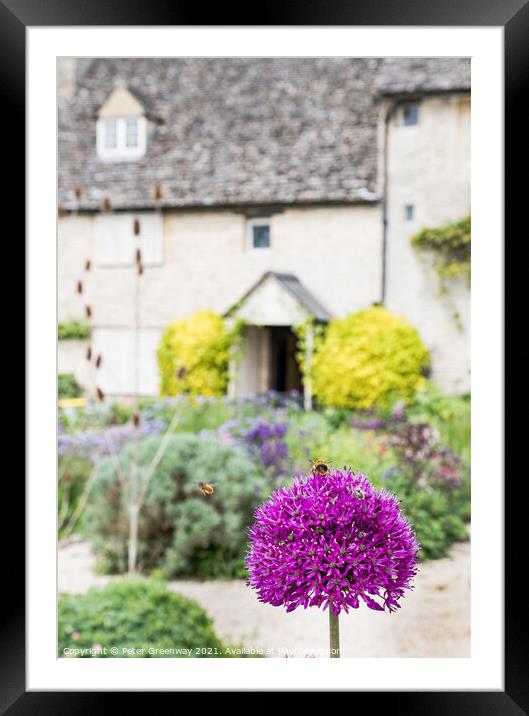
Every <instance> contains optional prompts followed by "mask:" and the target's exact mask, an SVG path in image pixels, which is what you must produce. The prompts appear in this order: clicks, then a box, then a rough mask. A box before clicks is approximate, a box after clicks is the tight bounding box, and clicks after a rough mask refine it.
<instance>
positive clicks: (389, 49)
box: [0, 2, 529, 714]
mask: <svg viewBox="0 0 529 716" xmlns="http://www.w3.org/2000/svg"><path fill="white" fill-rule="evenodd" d="M394 7H395V6H394V5H392V7H391V10H390V9H389V8H382V7H380V8H378V7H377V8H373V7H369V8H368V7H367V6H366V7H362V8H358V9H356V8H355V9H354V10H353V9H352V8H350V9H347V10H344V11H343V12H339V11H336V12H335V13H333V12H332V11H331V10H329V8H326V10H325V14H323V9H321V10H320V9H318V8H317V7H316V6H314V7H312V8H311V9H310V10H308V11H307V14H306V16H305V17H302V16H300V17H299V18H298V17H296V18H293V17H292V18H291V17H290V16H289V11H288V10H285V11H284V14H283V16H282V17H278V18H277V21H274V24H273V25H272V24H266V25H248V26H246V25H229V26H228V25H225V24H214V25H208V26H200V25H194V24H193V20H192V15H193V13H191V14H190V15H189V17H188V16H187V15H185V17H184V15H183V14H182V16H181V17H180V16H179V13H178V12H177V11H176V10H175V11H173V12H174V14H168V15H166V12H165V11H164V9H163V8H162V6H161V5H160V6H158V5H157V4H154V5H152V6H151V7H149V8H145V7H140V6H139V5H137V4H135V3H133V4H129V5H127V6H125V5H124V4H121V3H112V4H111V6H109V7H107V6H106V5H105V7H104V8H101V7H99V6H98V4H97V3H96V4H94V5H93V6H92V5H91V6H90V7H89V8H81V6H78V5H77V4H75V3H74V4H72V3H69V4H68V6H66V5H65V4H64V5H63V4H62V3H53V4H51V5H49V6H47V7H46V8H45V9H44V8H41V7H40V6H39V5H38V4H37V3H33V2H25V3H17V4H16V5H15V3H9V2H7V3H6V2H4V3H3V5H2V6H0V9H1V12H2V18H3V22H2V34H3V35H5V43H4V44H5V47H6V48H7V51H8V53H9V57H10V62H9V63H8V64H5V65H4V67H3V68H2V73H3V74H4V75H5V78H4V82H3V85H4V86H5V87H6V88H7V93H8V99H9V100H10V101H9V105H10V106H11V107H12V108H13V115H12V116H13V118H14V119H16V121H14V122H13V123H12V128H13V130H14V131H15V132H18V133H19V142H18V143H17V144H18V145H19V146H26V148H27V150H26V156H27V165H26V166H27V173H26V177H25V181H26V192H25V196H26V217H27V219H26V233H27V247H28V253H27V267H28V272H27V277H28V284H27V285H28V307H29V310H28V319H29V321H28V328H29V331H28V339H29V340H28V397H29V400H28V408H29V409H28V447H29V449H28V452H27V455H28V460H27V464H28V470H27V480H26V495H25V499H26V545H27V550H26V552H27V554H26V558H27V559H26V562H25V564H26V594H25V607H26V608H25V626H24V623H23V616H22V609H21V607H20V605H21V604H22V603H23V602H24V599H23V595H22V594H21V593H18V594H15V591H16V588H15V587H14V589H13V594H14V595H15V601H16V602H17V603H16V606H15V607H14V609H13V612H12V613H13V619H12V621H11V623H10V625H8V627H6V631H5V641H6V644H7V645H8V647H7V648H6V649H5V650H4V652H5V653H3V657H4V658H5V663H4V664H3V666H2V669H3V674H4V675H3V676H2V681H3V682H4V683H5V684H6V688H5V689H3V692H4V694H5V695H4V696H3V698H4V704H3V707H4V709H5V710H6V712H8V713H14V714H17V713H26V712H28V713H32V712H34V711H35V710H40V709H43V710H46V709H47V710H48V711H49V712H50V713H51V712H53V713H63V712H64V713H66V712H68V711H70V710H73V709H75V710H76V711H77V710H80V711H81V712H82V711H83V705H84V710H85V711H86V712H87V713H88V712H90V713H91V712H93V711H94V710H96V709H99V708H103V706H102V699H105V698H108V697H107V696H106V692H114V691H115V692H129V691H133V692H141V691H149V692H179V691H192V692H207V691H226V692H237V691H241V692H243V691H331V692H332V691H354V692H366V694H365V696H366V697H367V698H372V696H373V695H375V696H376V698H377V700H378V699H381V700H383V701H384V702H385V704H388V705H389V704H390V703H391V704H393V706H392V707H393V708H397V711H398V712H402V713H407V714H414V713H424V712H425V711H426V710H427V709H428V710H429V711H431V712H432V713H433V714H437V713H439V714H441V713H443V714H444V713H447V712H448V710H452V711H454V712H455V713H458V712H460V713H471V712H475V713H485V712H486V713H498V714H500V713H501V714H510V713H512V714H517V713H523V712H524V711H523V710H524V709H527V708H528V707H529V706H528V698H527V696H528V694H527V686H526V683H525V682H526V679H524V675H523V668H522V662H523V642H521V640H520V639H519V637H518V634H520V633H521V625H520V624H519V623H518V619H519V617H518V613H519V612H518V611H516V610H515V608H514V607H513V604H514V599H513V597H514V595H513V594H512V591H513V590H514V587H513V586H512V585H513V584H514V583H515V580H516V577H515V573H514V556H515V555H518V556H519V554H520V548H517V547H516V545H517V544H518V542H519V540H520V535H519V534H518V532H519V525H520V522H519V521H517V520H516V519H514V518H512V519H511V518H510V517H509V518H508V519H506V518H505V515H504V507H505V508H506V507H507V506H508V507H509V510H510V509H511V504H509V503H510V502H518V503H519V504H520V503H523V502H522V500H521V499H520V497H519V496H518V495H517V498H516V500H514V498H513V494H514V491H513V488H512V487H511V488H510V487H509V485H508V484H507V483H505V482H504V477H503V475H504V468H503V438H502V435H503V430H502V427H503V426H502V417H503V389H502V388H503V385H502V368H503V352H502V314H501V306H502V299H503V293H502V286H503V276H502V268H503V232H504V228H503V226H504V219H503V217H504V205H503V196H504V194H503V184H504V182H503V171H504V170H503V166H504V155H503V146H504V145H503V132H504V131H505V136H506V139H507V141H506V145H505V146H506V147H507V154H506V161H507V162H508V163H510V167H512V168H514V166H515V164H516V162H518V163H521V154H520V152H519V151H517V150H515V149H514V142H515V141H516V139H515V138H516V137H517V136H518V135H519V130H518V132H517V129H518V128H517V124H516V120H517V119H518V118H519V117H520V116H522V115H523V112H522V110H521V109H520V107H521V104H520V103H521V99H522V97H523V92H522V85H523V82H522V80H523V78H524V75H525V70H526V67H527V50H526V47H525V42H524V37H525V35H526V33H527V26H528V23H529V13H528V11H527V7H522V8H521V9H520V8H515V7H513V8H511V9H510V10H509V12H507V11H506V10H505V9H503V10H502V9H500V8H496V7H494V6H492V7H490V8H487V7H485V6H481V7H480V8H479V9H476V8H472V7H470V6H466V5H465V4H463V5H462V6H461V7H459V8H458V11H457V15H458V16H456V12H455V9H453V8H441V7H440V6H439V5H438V4H433V3H432V4H431V6H430V7H428V8H427V7H423V8H422V9H421V10H418V9H414V10H413V11H412V10H411V8H410V7H409V6H407V5H406V4H403V6H402V8H401V11H400V10H399V22H398V24H394V23H393V19H394V18H393V15H394ZM502 13H503V14H504V15H505V16H503V15H502ZM229 17H230V13H229V10H226V18H225V20H226V21H227V20H229ZM220 22H222V19H221V21H220ZM278 23H279V24H278ZM24 74H25V77H24ZM24 86H25V88H26V89H25V91H26V95H25V97H26V112H25V118H26V134H25V136H24V137H23V136H22V133H23V130H22V126H23V125H24V121H23V109H22V102H23V100H22V97H23V96H24V95H23V92H24ZM504 98H505V106H506V108H507V109H508V113H507V116H506V117H504V112H503V107H504ZM511 119H512V121H513V125H512V130H509V131H507V128H508V127H509V126H510V125H509V123H510V122H511ZM13 144H15V143H13ZM13 166H14V167H15V166H16V169H15V170H14V171H15V172H16V171H19V172H20V171H21V161H20V159H18V161H17V162H14V163H13ZM510 173H511V172H510ZM510 185H511V187H510V189H509V186H510ZM21 186H22V184H20V185H19V187H18V188H19V192H18V196H17V197H15V198H17V199H18V200H20V196H21V189H20V187H21ZM506 187H507V192H506V194H505V196H506V198H507V197H516V196H517V195H518V193H519V192H520V191H521V188H520V186H519V185H516V186H515V185H514V184H513V182H512V180H511V181H509V180H507V183H506ZM520 205H523V204H522V202H518V206H520ZM471 217H472V229H473V231H474V234H475V237H476V241H475V242H474V244H473V246H472V251H471V248H470V247H471V238H470V237H471ZM520 300H522V299H520ZM471 396H472V400H471ZM521 489H522V490H523V487H522V488H521ZM516 491H518V486H517V487H516ZM21 501H22V497H21V496H20V497H19V498H18V500H17V501H16V503H17V504H18V503H20V504H21ZM512 507H514V505H512ZM504 520H505V523H504ZM504 524H505V530H504ZM21 543H22V542H20V544H21ZM17 544H18V542H17ZM15 552H16V550H15V551H14V552H13V559H15V566H17V565H18V566H19V568H20V566H21V565H22V564H23V563H24V561H25V560H24V556H23V555H21V554H17V555H16V556H15ZM517 566H518V565H517ZM516 574H517V573H516ZM329 657H330V658H329ZM335 657H337V658H335ZM197 659H200V661H199V660H197ZM373 667H375V668H373ZM91 692H92V693H91ZM96 692H98V693H96ZM99 692H105V693H104V694H103V695H101V693H99ZM122 695H123V694H122V693H121V694H119V695H118V694H115V695H114V694H111V695H110V698H114V699H116V698H117V697H118V696H119V698H121V697H122ZM164 695H165V697H166V698H175V697H177V696H178V694H177V693H175V694H173V693H164ZM359 695H360V694H359V693H355V697H357V696H359ZM362 696H364V694H363V693H362ZM390 699H391V702H390ZM381 705H382V704H381Z"/></svg>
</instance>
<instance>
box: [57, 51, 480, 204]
mask: <svg viewBox="0 0 529 716" xmlns="http://www.w3.org/2000/svg"><path fill="white" fill-rule="evenodd" d="M117 85H120V86H123V85H125V86H126V87H127V88H128V89H129V90H130V92H131V93H132V94H133V95H134V96H135V97H137V98H138V99H139V101H140V102H141V103H142V104H143V106H144V108H145V113H146V116H147V117H148V118H149V119H151V121H152V125H153V127H154V129H153V131H152V134H151V135H150V137H149V141H148V148H147V152H146V154H145V156H144V157H142V158H141V159H139V160H134V161H129V162H127V163H125V162H116V161H114V162H110V161H102V160H100V159H98V157H97V154H96V132H95V122H96V117H97V112H98V110H99V109H100V108H101V106H102V105H103V103H104V102H105V101H106V100H107V98H108V97H109V96H110V94H111V93H112V92H113V90H114V89H115V87H116V86H117ZM469 89H470V60H469V59H465V58H426V59H425V58H185V59H178V58H162V59H156V58H136V59H124V58H123V59H121V58H98V59H92V60H86V59H85V60H79V61H78V63H77V78H76V89H75V93H74V94H73V96H70V97H60V98H59V205H60V206H61V207H62V208H64V209H81V210H84V209H86V210H96V209H98V208H99V206H100V203H101V201H102V200H104V199H108V200H109V201H110V205H111V206H112V208H114V209H140V208H150V207H153V206H155V205H157V204H156V201H157V200H156V199H155V196H156V188H155V187H156V186H157V185H158V186H159V191H160V192H161V199H160V198H159V204H161V205H162V206H165V207H193V206H196V207H199V206H201V207H204V206H241V205H263V204H292V203H322V202H323V203H329V202H340V203H341V202H346V203H350V202H372V201H377V200H378V199H379V197H378V195H377V121H378V114H379V105H378V100H379V98H380V96H381V95H383V94H387V93H402V92H411V93H416V92H435V91H447V90H450V91H456V90H465V91H466V90H469ZM76 187H77V188H78V189H76ZM79 189H80V198H79V199H78V198H76V194H78V193H79V191H78V190H79Z"/></svg>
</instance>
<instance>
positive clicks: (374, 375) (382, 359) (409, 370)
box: [313, 306, 429, 409]
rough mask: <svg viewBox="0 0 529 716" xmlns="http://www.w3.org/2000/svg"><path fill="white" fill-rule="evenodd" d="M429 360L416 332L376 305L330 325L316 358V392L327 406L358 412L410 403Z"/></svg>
mask: <svg viewBox="0 0 529 716" xmlns="http://www.w3.org/2000/svg"><path fill="white" fill-rule="evenodd" d="M428 362H429V354H428V350H427V348H426V347H425V345H424V344H423V342H422V341H421V339H420V337H419V334H418V333H417V331H416V330H415V329H414V328H413V327H412V326H410V325H409V323H407V322H406V321H405V320H404V319H403V318H400V317H399V316H396V315H394V314H393V313H390V312H389V311H387V310H386V309H385V308H382V307H381V306H374V307H372V308H369V309H367V310H364V311H358V312H357V313H353V314H350V315H349V316H347V317H346V318H343V319H337V320H334V321H331V323H330V324H329V326H328V329H327V332H326V335H325V337H324V338H323V340H322V342H321V345H320V346H319V348H318V350H317V352H316V355H315V356H314V365H313V371H314V384H313V387H314V394H315V396H316V397H317V398H318V400H319V401H320V403H322V404H323V405H331V406H335V407H346V408H357V409H368V408H371V407H373V406H380V405H384V404H387V403H388V402H389V401H390V400H391V399H393V400H394V399H396V398H404V399H407V400H409V399H411V398H412V397H413V395H414V393H415V391H416V390H417V388H418V387H419V386H420V385H421V384H422V383H423V382H424V378H423V377H422V373H423V372H424V370H425V369H426V367H427V365H428Z"/></svg>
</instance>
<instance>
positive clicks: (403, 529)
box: [246, 468, 419, 614]
mask: <svg viewBox="0 0 529 716" xmlns="http://www.w3.org/2000/svg"><path fill="white" fill-rule="evenodd" d="M255 518H256V519H255V522H254V524H253V525H252V527H251V528H250V533H249V536H250V543H249V549H248V553H247V556H246V566H247V569H248V572H249V575H250V576H249V580H248V584H249V586H251V587H252V588H253V589H255V590H256V592H257V595H258V598H259V600H260V601H261V602H267V603H269V604H273V605H274V606H281V605H284V606H285V607H286V610H287V612H291V611H293V610H294V609H296V608H297V607H299V606H303V607H304V608H305V609H306V608H307V607H309V606H311V607H312V606H318V607H323V609H326V608H327V607H328V606H329V605H330V606H331V609H332V611H333V613H334V614H339V613H340V612H341V611H342V610H343V611H345V612H347V611H349V608H350V607H353V609H356V608H357V607H358V606H359V604H360V600H363V601H364V602H365V603H366V604H367V606H368V607H370V608H371V609H376V610H378V611H384V609H385V608H387V610H388V611H389V612H392V611H395V610H396V609H397V608H399V607H400V604H399V599H400V598H401V597H402V596H403V595H404V592H405V590H406V589H410V588H412V587H411V584H410V581H411V579H412V577H413V576H414V575H415V573H416V570H415V565H416V557H417V551H418V549H419V544H418V542H417V540H416V538H415V532H414V530H413V529H412V527H411V525H410V523H409V522H408V521H407V519H406V518H405V517H404V516H403V514H402V513H401V511H400V507H399V503H398V501H397V499H396V498H395V497H394V496H393V495H391V494H390V493H388V492H386V491H385V490H380V491H377V490H375V488H374V487H373V486H372V485H371V484H370V483H369V482H368V480H367V478H366V477H364V475H362V474H360V473H354V472H353V471H351V470H350V469H347V468H343V469H341V470H335V469H332V470H331V472H330V473H329V474H328V475H326V476H322V475H317V474H311V475H309V476H308V477H304V478H297V479H296V480H295V482H294V484H293V485H291V486H289V487H283V488H279V489H278V490H276V491H275V492H274V493H273V494H272V496H271V497H270V498H269V499H268V500H267V501H266V502H265V503H263V504H262V505H261V506H260V507H258V508H257V510H256V513H255Z"/></svg>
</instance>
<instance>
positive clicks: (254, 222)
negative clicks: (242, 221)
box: [246, 216, 272, 255]
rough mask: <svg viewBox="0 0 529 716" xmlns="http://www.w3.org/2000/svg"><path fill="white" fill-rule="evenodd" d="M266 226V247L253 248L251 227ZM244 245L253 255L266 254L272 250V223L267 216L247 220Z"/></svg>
mask: <svg viewBox="0 0 529 716" xmlns="http://www.w3.org/2000/svg"><path fill="white" fill-rule="evenodd" d="M263 225H266V226H268V234H269V237H270V241H269V244H268V246H254V244H253V227H254V226H263ZM246 244H247V247H248V250H249V251H250V252H251V253H253V254H259V255H260V254H266V253H268V252H270V251H271V250H272V222H271V221H270V217H269V216H263V217H261V218H257V217H256V218H254V219H248V220H247V222H246Z"/></svg>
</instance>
